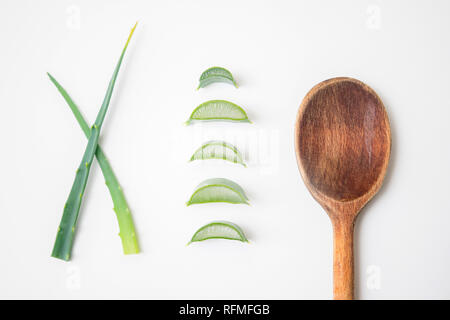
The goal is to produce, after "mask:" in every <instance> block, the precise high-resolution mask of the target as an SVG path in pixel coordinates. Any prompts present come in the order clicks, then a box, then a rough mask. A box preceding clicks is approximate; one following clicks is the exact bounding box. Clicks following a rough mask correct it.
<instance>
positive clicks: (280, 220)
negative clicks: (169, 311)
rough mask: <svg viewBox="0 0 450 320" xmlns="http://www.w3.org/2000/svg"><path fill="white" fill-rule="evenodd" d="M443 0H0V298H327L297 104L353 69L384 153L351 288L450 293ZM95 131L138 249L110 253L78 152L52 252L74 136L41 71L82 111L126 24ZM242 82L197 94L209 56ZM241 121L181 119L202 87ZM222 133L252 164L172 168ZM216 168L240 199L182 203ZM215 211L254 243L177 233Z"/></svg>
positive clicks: (362, 222) (322, 246)
mask: <svg viewBox="0 0 450 320" xmlns="http://www.w3.org/2000/svg"><path fill="white" fill-rule="evenodd" d="M449 9H450V2H449V1H444V0H442V1H406V0H405V1H377V0H371V1H360V0H358V1H357V0H354V1H332V0H329V1H280V0H276V1H275V0H274V1H261V0H259V1H256V0H255V1H243V0H227V1H211V0H202V1H167V0H160V1H130V0H127V1H106V0H105V1H81V0H80V1H77V0H72V1H61V0H58V1H56V0H54V1H49V0H47V1H31V0H30V1H23V0H22V1H17V0H15V1H12V0H11V1H6V0H2V1H1V4H0V39H1V43H0V49H1V50H0V52H1V59H0V98H1V99H0V108H1V109H0V110H1V116H0V137H1V150H2V151H1V152H2V153H1V160H0V161H1V162H0V179H1V183H0V215H1V222H0V255H1V257H0V298H153V299H165V298H192V299H197V298H211V299H216V298H219V299H222V298H223V299H229V298H234V299H241V298H250V299H281V298H283V299H315V298H320V299H322V298H323V299H328V298H331V297H332V237H331V236H332V230H331V225H330V222H329V219H328V217H327V215H326V214H325V213H324V211H323V210H322V209H321V207H320V206H319V205H318V204H317V203H316V202H315V201H314V200H313V198H312V197H311V196H310V194H309V193H308V191H307V189H306V187H305V186H304V184H303V182H302V180H301V178H300V175H299V172H298V169H297V165H296V160H295V155H294V148H293V125H294V119H295V115H296V112H297V109H298V106H299V104H300V102H301V100H302V98H303V97H304V96H305V94H306V93H307V91H308V90H309V89H311V88H312V87H313V86H314V85H315V84H317V83H318V82H320V81H322V80H325V79H328V78H331V77H335V76H351V77H355V78H358V79H360V80H362V81H364V82H366V83H367V84H368V85H370V86H371V87H372V88H374V89H375V90H376V91H377V93H378V94H379V95H380V96H381V98H382V99H383V101H384V103H385V105H386V109H387V111H388V114H389V117H390V121H391V126H392V143H393V148H392V156H391V162H390V166H389V171H388V174H387V177H386V180H385V183H384V186H383V188H382V189H381V191H380V192H379V194H378V195H377V196H376V197H375V198H374V199H373V201H372V202H371V203H370V204H369V205H367V207H366V208H365V209H364V210H363V211H362V213H361V215H360V218H359V220H358V222H357V226H356V235H355V242H356V248H355V249H356V261H355V262H356V293H357V297H358V298H360V299H399V298H407V299H409V298H419V299H422V298H447V299H448V298H450V278H449V270H450V257H449V254H450V236H449V229H450V202H449V197H450V167H449V164H450V149H449V144H450V142H449V119H450V99H449V94H448V93H449V90H450V76H449V75H450V34H449V30H450V19H449V12H450V11H449ZM137 20H138V21H139V25H138V28H137V30H136V33H135V36H134V38H133V39H132V42H131V45H130V47H129V51H128V52H127V55H126V58H125V60H124V63H123V65H122V70H121V73H120V74H119V78H118V82H117V85H116V90H115V93H114V95H113V99H112V103H111V105H110V111H109V113H108V115H107V118H106V121H105V125H104V130H103V131H102V138H101V144H102V146H103V147H104V150H105V152H106V154H107V155H108V157H109V159H110V160H111V163H112V165H113V167H114V170H115V172H116V174H117V176H118V178H119V181H120V182H121V184H122V186H123V189H124V190H125V194H126V196H127V199H128V201H129V204H130V206H131V209H132V212H133V216H134V219H135V223H136V228H137V231H138V234H139V240H140V244H141V247H142V254H139V255H135V256H124V255H123V254H122V249H121V243H120V239H119V237H118V236H117V233H118V227H117V223H116V219H115V215H114V212H113V211H112V202H111V199H110V196H109V193H108V191H107V188H106V187H105V185H104V181H103V177H102V175H101V171H100V170H99V168H98V165H97V163H96V162H95V163H94V165H93V168H92V171H91V175H90V178H89V182H88V188H87V193H86V197H85V199H84V203H83V206H82V210H81V212H80V219H79V224H78V233H77V237H76V241H75V245H74V250H73V260H72V261H71V262H70V263H65V262H62V261H59V260H56V259H53V258H50V252H51V249H52V246H53V241H54V238H55V235H56V229H57V226H58V223H59V220H60V217H61V213H62V209H63V206H64V203H65V200H66V197H67V195H68V193H69V190H70V187H71V185H72V182H73V178H74V173H75V169H76V167H77V166H78V164H79V161H80V159H81V155H82V153H83V150H84V148H85V145H86V141H87V140H86V139H85V137H84V135H83V134H82V132H81V130H80V129H79V127H78V124H77V123H76V121H75V119H74V118H73V116H72V114H71V112H70V110H69V108H68V107H67V105H66V103H65V102H64V100H63V99H62V98H61V96H60V94H59V93H58V92H57V91H56V89H55V88H54V87H53V85H52V84H51V83H50V81H49V80H48V78H47V76H46V72H47V71H49V72H51V73H52V74H53V75H54V76H55V77H56V79H58V80H59V81H60V82H61V84H62V85H63V86H64V87H65V88H66V89H67V90H68V92H69V93H70V94H71V95H72V97H73V98H74V100H75V101H76V103H77V104H78V105H79V107H80V108H81V109H82V112H83V113H84V115H85V116H86V117H87V119H88V120H89V122H92V121H93V119H94V118H95V115H96V113H97V111H98V109H99V107H100V105H101V102H102V99H103V96H104V93H105V90H106V87H107V84H108V81H109V79H110V76H111V74H112V71H113V68H114V66H115V64H116V61H117V59H118V56H119V54H120V51H121V50H122V47H123V45H124V42H125V40H126V38H127V36H128V32H129V30H130V28H131V27H132V26H133V24H134V23H135V21H137ZM213 65H219V66H224V67H226V68H229V69H230V70H231V71H232V72H233V74H234V75H235V77H236V79H237V82H238V83H239V84H240V87H239V89H235V88H233V87H232V86H229V85H226V84H215V85H211V86H210V87H208V88H206V89H202V90H200V91H195V88H196V86H197V84H198V77H199V76H200V74H201V72H202V71H204V70H205V69H206V68H208V67H210V66H213ZM216 98H219V99H228V100H231V101H233V102H235V103H238V104H240V105H242V106H243V107H244V108H245V109H246V110H247V112H248V114H249V117H250V118H251V119H252V120H253V121H254V124H253V125H248V124H231V123H225V124H211V123H208V124H204V125H197V126H189V127H186V126H183V122H184V121H185V120H186V119H187V118H188V116H189V114H190V112H191V111H192V110H193V109H194V107H195V106H196V105H198V104H200V103H201V102H204V101H205V100H208V99H216ZM209 139H226V140H228V141H230V142H232V143H235V144H236V145H237V146H238V147H239V148H240V149H241V150H242V151H243V152H244V153H245V156H246V159H247V162H248V164H249V168H247V169H245V168H243V167H240V166H237V165H233V164H228V163H221V162H220V161H208V162H203V163H187V159H188V158H189V157H190V155H191V153H192V152H193V151H194V150H195V148H197V147H198V146H200V145H201V143H202V142H204V141H206V140H209ZM210 177H226V178H229V179H233V180H235V181H236V182H238V183H239V184H241V185H242V187H243V188H244V189H245V190H246V191H247V193H248V195H249V198H250V200H251V206H239V205H226V204H216V205H200V206H191V207H186V206H185V201H186V200H187V199H188V197H189V196H190V193H191V192H192V190H193V188H194V187H195V186H196V185H197V184H198V183H199V182H201V181H202V180H203V179H206V178H210ZM217 219H219V220H230V221H233V222H235V223H237V224H239V225H240V226H241V227H242V228H243V229H244V231H245V232H246V233H247V236H248V238H249V239H250V240H251V242H252V243H251V244H249V245H247V244H242V243H240V242H232V241H220V240H218V241H209V242H203V243H197V244H193V245H191V246H189V247H186V243H187V242H188V241H189V239H190V237H191V236H192V234H193V233H194V231H195V230H196V229H197V228H198V227H200V226H202V225H203V224H205V223H207V222H209V221H212V220H217Z"/></svg>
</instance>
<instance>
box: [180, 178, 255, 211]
mask: <svg viewBox="0 0 450 320" xmlns="http://www.w3.org/2000/svg"><path fill="white" fill-rule="evenodd" d="M211 202H225V203H231V204H247V205H248V204H249V203H248V198H247V196H246V194H245V192H244V189H242V187H241V186H240V185H238V184H237V183H236V182H233V181H231V180H228V179H225V178H213V179H207V180H205V181H203V182H202V183H200V184H199V185H198V186H197V188H196V189H195V190H194V192H193V194H192V196H191V198H190V199H189V200H188V201H187V202H186V205H187V206H190V205H193V204H203V203H211Z"/></svg>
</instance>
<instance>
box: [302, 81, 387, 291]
mask: <svg viewBox="0 0 450 320" xmlns="http://www.w3.org/2000/svg"><path fill="white" fill-rule="evenodd" d="M390 148H391V134H390V127H389V120H388V117H387V114H386V110H385V108H384V106H383V102H382V101H381V99H380V98H379V97H378V95H377V94H376V93H375V91H373V90H372V89H371V88H370V87H369V86H367V85H366V84H364V83H362V82H361V81H358V80H356V79H351V78H334V79H330V80H326V81H324V82H321V83H319V84H318V85H316V86H315V87H314V88H313V89H311V91H310V92H309V93H308V94H307V95H306V97H305V98H304V99H303V101H302V104H301V105H300V109H299V112H298V115H297V121H296V125H295V149H296V153H297V163H298V166H299V169H300V173H301V175H302V177H303V180H304V182H305V184H306V186H307V188H308V189H309V191H310V192H311V194H312V195H313V197H314V198H315V199H316V200H317V201H318V202H319V203H320V204H321V205H322V207H323V208H324V209H325V211H326V212H327V213H328V215H329V216H330V219H331V222H332V225H333V232H334V264H333V268H334V297H335V299H352V298H353V228H354V223H355V218H356V217H357V215H358V213H359V211H360V210H361V208H362V207H363V206H364V205H365V204H366V203H367V202H368V201H369V200H370V199H371V198H372V197H373V196H374V195H375V193H376V192H377V191H378V190H379V188H380V187H381V184H382V181H383V178H384V176H385V172H386V169H387V165H388V161H389V155H390Z"/></svg>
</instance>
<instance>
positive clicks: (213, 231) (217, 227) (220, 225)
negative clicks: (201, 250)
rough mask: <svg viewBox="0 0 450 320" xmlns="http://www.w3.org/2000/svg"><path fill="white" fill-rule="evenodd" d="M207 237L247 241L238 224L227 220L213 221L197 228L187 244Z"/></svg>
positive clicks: (207, 238)
mask: <svg viewBox="0 0 450 320" xmlns="http://www.w3.org/2000/svg"><path fill="white" fill-rule="evenodd" d="M209 239H226V240H238V241H242V242H248V240H247V238H246V237H245V235H244V232H243V231H242V229H241V228H240V227H239V226H238V225H236V224H234V223H232V222H228V221H213V222H211V223H208V224H207V225H204V226H203V227H201V228H200V229H198V230H197V231H196V232H195V234H194V235H193V236H192V239H191V241H190V242H189V243H188V244H191V243H192V242H198V241H204V240H209Z"/></svg>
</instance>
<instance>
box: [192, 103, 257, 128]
mask: <svg viewBox="0 0 450 320" xmlns="http://www.w3.org/2000/svg"><path fill="white" fill-rule="evenodd" d="M202 120H206V121H237V122H250V123H251V121H250V120H249V119H248V117H247V113H245V111H244V109H242V108H241V107H240V106H238V105H237V104H234V103H232V102H230V101H226V100H210V101H206V102H203V103H202V104H201V105H199V106H198V107H197V108H195V109H194V111H192V114H191V116H190V117H189V120H188V121H186V124H191V123H192V122H194V121H202Z"/></svg>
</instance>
